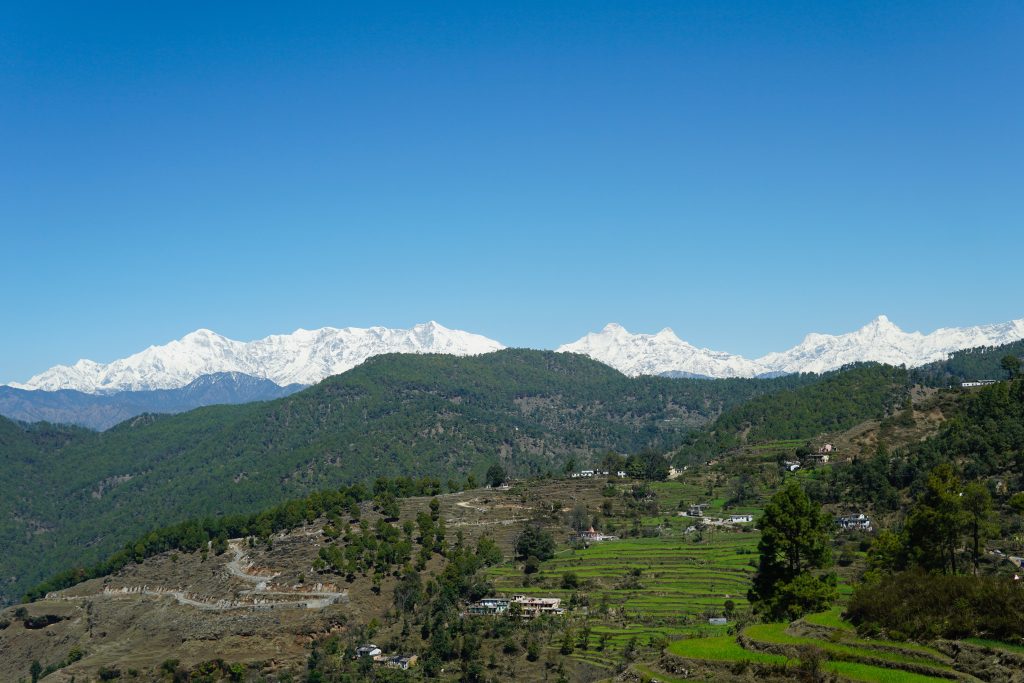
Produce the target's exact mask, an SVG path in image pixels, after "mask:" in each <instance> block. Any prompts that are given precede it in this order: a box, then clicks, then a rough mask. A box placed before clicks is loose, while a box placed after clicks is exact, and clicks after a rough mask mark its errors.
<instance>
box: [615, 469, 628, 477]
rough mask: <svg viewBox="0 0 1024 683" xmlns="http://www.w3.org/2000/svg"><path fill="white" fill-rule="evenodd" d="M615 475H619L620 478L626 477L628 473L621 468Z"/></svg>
mask: <svg viewBox="0 0 1024 683" xmlns="http://www.w3.org/2000/svg"><path fill="white" fill-rule="evenodd" d="M615 476H617V477H618V478H619V479H625V478H626V473H625V472H624V471H623V470H619V471H618V472H616V473H615Z"/></svg>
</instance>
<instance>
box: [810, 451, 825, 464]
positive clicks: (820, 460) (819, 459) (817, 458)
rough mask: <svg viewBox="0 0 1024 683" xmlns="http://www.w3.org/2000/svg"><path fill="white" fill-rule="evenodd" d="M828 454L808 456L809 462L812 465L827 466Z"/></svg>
mask: <svg viewBox="0 0 1024 683" xmlns="http://www.w3.org/2000/svg"><path fill="white" fill-rule="evenodd" d="M828 459H829V455H828V453H811V454H810V455H808V456H807V461H808V462H809V463H811V464H812V465H825V464H827V463H828Z"/></svg>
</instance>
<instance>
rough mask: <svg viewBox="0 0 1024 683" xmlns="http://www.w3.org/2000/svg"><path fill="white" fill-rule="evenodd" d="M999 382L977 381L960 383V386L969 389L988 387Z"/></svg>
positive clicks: (989, 380)
mask: <svg viewBox="0 0 1024 683" xmlns="http://www.w3.org/2000/svg"><path fill="white" fill-rule="evenodd" d="M997 381H998V380H994V379H976V380H973V381H971V382H960V386H962V387H963V388H965V389H966V388H968V387H987V386H988V385H989V384H995V383H996V382H997Z"/></svg>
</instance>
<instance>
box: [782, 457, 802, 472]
mask: <svg viewBox="0 0 1024 683" xmlns="http://www.w3.org/2000/svg"><path fill="white" fill-rule="evenodd" d="M783 464H784V465H785V466H786V470H788V471H789V472H796V471H797V470H798V469H800V463H799V462H796V461H794V460H786V461H785V462H784V463H783Z"/></svg>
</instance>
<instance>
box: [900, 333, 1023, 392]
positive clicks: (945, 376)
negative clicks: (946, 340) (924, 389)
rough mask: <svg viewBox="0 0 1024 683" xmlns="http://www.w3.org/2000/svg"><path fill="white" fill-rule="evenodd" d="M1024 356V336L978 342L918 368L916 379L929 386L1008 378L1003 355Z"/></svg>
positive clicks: (915, 370) (914, 372)
mask: <svg viewBox="0 0 1024 683" xmlns="http://www.w3.org/2000/svg"><path fill="white" fill-rule="evenodd" d="M1007 356H1013V357H1015V358H1021V357H1024V340H1021V341H1016V342H1012V343H1010V344H1004V345H1002V346H979V347H978V348H974V349H964V350H963V351H957V352H955V353H951V354H949V358H947V359H946V360H939V361H935V362H934V363H929V364H928V365H922V366H921V367H919V368H915V369H914V370H913V371H912V373H913V377H914V380H915V381H916V382H918V383H920V384H927V385H930V386H940V387H941V386H946V385H949V384H955V383H957V382H963V381H970V380H979V379H1005V378H1006V376H1007V372H1006V370H1005V368H1004V367H1003V359H1004V358H1006V357H1007Z"/></svg>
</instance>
